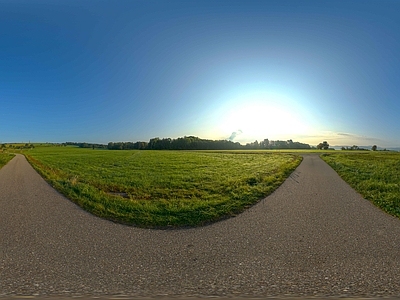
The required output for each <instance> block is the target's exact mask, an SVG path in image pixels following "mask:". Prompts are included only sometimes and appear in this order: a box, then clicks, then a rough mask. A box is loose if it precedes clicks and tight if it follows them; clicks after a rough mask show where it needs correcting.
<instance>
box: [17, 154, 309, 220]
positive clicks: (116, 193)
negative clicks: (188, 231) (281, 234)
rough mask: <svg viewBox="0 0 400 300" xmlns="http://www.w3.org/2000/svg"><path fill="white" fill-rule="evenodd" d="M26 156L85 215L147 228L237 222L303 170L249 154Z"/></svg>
mask: <svg viewBox="0 0 400 300" xmlns="http://www.w3.org/2000/svg"><path fill="white" fill-rule="evenodd" d="M24 154H25V155H26V157H27V159H28V160H29V162H30V163H31V164H32V165H33V166H34V168H35V169H36V170H38V171H39V172H40V173H41V174H42V175H43V177H44V178H45V179H46V180H47V181H48V182H49V183H50V184H51V185H53V186H54V187H55V188H56V189H57V190H59V191H60V192H61V193H63V194H64V195H66V196H67V197H68V198H69V199H71V200H72V201H74V202H75V203H77V204H78V205H80V206H81V207H83V208H84V209H86V210H88V211H90V212H92V213H93V214H95V215H98V216H100V217H103V218H107V219H110V220H114V221H117V222H122V223H127V224H134V225H137V226H143V227H167V226H197V225H201V224H204V223H208V222H212V221H216V220H219V219H221V218H225V217H229V216H233V215H235V214H237V213H239V212H241V211H243V210H244V209H245V208H246V207H249V206H251V205H253V204H254V203H256V202H257V201H258V200H260V199H262V198H263V197H265V196H267V195H269V194H270V193H271V192H272V191H274V190H275V189H276V188H277V187H278V186H279V185H280V184H281V183H282V182H283V181H284V180H285V179H286V178H287V177H288V176H289V175H290V173H291V172H292V171H293V170H294V169H295V168H296V167H297V166H298V165H299V163H300V162H301V157H299V156H297V155H293V154H284V153H275V154H273V153H267V152H251V151H245V152H200V151H199V152H196V151H192V152H189V151H112V150H91V149H79V148H74V147H37V148H35V149H32V150H27V151H24Z"/></svg>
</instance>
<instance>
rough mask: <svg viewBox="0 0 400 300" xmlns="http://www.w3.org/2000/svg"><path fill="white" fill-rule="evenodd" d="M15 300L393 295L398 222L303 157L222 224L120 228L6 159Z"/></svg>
mask: <svg viewBox="0 0 400 300" xmlns="http://www.w3.org/2000/svg"><path fill="white" fill-rule="evenodd" d="M260 167H262V166H260ZM161 171H162V170H160V172H161ZM27 296H33V297H36V298H47V297H50V298H52V297H66V298H70V297H100V298H111V297H118V298H120V299H123V298H140V297H143V298H153V297H160V298H165V297H176V298H184V297H233V298H235V297H236V298H240V297H242V298H246V297H248V298H260V297H261V298H262V297H278V298H280V297H291V296H296V297H303V298H307V297H311V298H325V297H344V298H346V297H358V298H370V297H375V298H376V297H382V296H385V297H400V220H399V219H397V218H394V217H392V216H389V215H388V214H386V213H384V212H382V211H381V210H380V209H378V208H376V207H375V206H373V205H372V204H371V203H370V202H368V201H367V200H365V199H363V198H362V197H361V196H360V195H359V194H358V193H356V192H355V191H354V190H353V189H352V188H351V187H349V186H348V185H347V184H346V183H345V182H344V181H343V180H342V179H341V178H340V177H339V176H338V175H337V174H336V173H335V172H334V171H333V170H332V169H331V168H330V167H329V166H328V165H327V164H326V163H325V162H323V161H322V160H321V159H320V158H319V157H318V156H317V155H304V159H303V162H302V163H301V164H300V166H299V167H298V168H297V169H296V170H295V171H294V173H293V174H292V175H291V176H290V177H289V178H288V179H287V180H286V181H285V182H284V183H283V185H282V186H281V187H280V188H279V189H277V190H276V191H275V192H274V193H273V194H272V195H270V196H269V197H267V198H265V199H264V200H262V201H260V202H259V203H258V204H257V205H255V206H253V207H251V208H250V209H248V210H247V211H245V212H244V213H242V214H240V215H238V216H236V217H234V218H231V219H227V220H224V221H221V222H217V223H214V224H211V225H208V226H205V227H201V228H190V229H174V230H154V229H141V228H135V227H129V226H125V225H120V224H116V223H112V222H110V221H106V220H102V219H100V218H97V217H95V216H93V215H91V214H89V213H87V212H85V211H83V210H82V209H80V208H79V207H78V206H76V205H75V204H73V203H72V202H70V201H69V200H68V199H66V198H65V197H64V196H62V195H60V194H59V193H58V192H57V191H55V190H54V189H53V188H51V187H50V186H49V185H48V184H47V183H46V182H45V181H44V180H43V179H42V178H41V177H40V176H39V175H38V174H37V173H36V172H35V171H34V170H33V169H32V167H31V166H30V165H29V163H28V162H27V161H26V159H25V158H24V157H23V156H22V155H17V156H16V157H15V158H14V159H13V160H11V161H10V162H9V163H8V164H7V165H6V166H4V167H3V168H2V169H1V170H0V298H23V297H27Z"/></svg>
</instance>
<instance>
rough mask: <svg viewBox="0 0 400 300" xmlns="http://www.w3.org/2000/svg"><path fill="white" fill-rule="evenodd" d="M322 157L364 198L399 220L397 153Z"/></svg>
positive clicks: (399, 155) (347, 153)
mask: <svg viewBox="0 0 400 300" xmlns="http://www.w3.org/2000/svg"><path fill="white" fill-rule="evenodd" d="M321 157H322V159H324V160H325V161H326V162H327V163H328V164H329V165H330V166H331V167H332V168H333V169H334V170H335V171H336V172H337V173H338V174H339V175H340V176H341V177H342V178H343V179H344V180H345V181H346V182H347V183H348V184H350V186H351V187H353V188H354V189H355V190H356V191H358V192H359V193H360V194H361V195H362V196H363V197H364V198H365V199H367V200H370V201H371V202H372V203H374V204H375V205H376V206H378V207H380V208H381V209H383V210H384V211H386V212H387V213H389V214H391V215H394V216H397V217H399V218H400V153H398V152H386V151H367V152H364V151H363V152H352V151H337V152H334V153H329V154H328V153H325V154H323V155H322V156H321Z"/></svg>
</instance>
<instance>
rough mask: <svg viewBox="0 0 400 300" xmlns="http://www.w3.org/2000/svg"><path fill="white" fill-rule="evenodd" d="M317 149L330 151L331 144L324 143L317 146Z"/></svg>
mask: <svg viewBox="0 0 400 300" xmlns="http://www.w3.org/2000/svg"><path fill="white" fill-rule="evenodd" d="M317 149H320V150H322V149H324V150H328V149H329V144H328V142H327V141H323V142H322V143H319V144H318V146H317Z"/></svg>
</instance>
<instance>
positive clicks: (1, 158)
mask: <svg viewBox="0 0 400 300" xmlns="http://www.w3.org/2000/svg"><path fill="white" fill-rule="evenodd" d="M14 156H15V155H14V154H11V153H6V152H0V168H2V167H3V166H5V165H6V164H7V163H8V162H9V161H10V160H11V159H12V158H13V157H14Z"/></svg>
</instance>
